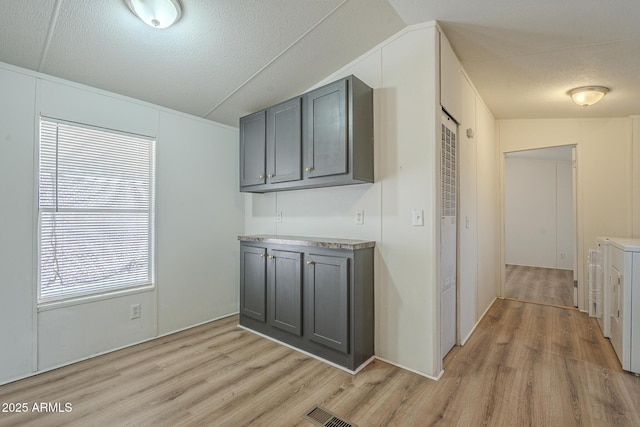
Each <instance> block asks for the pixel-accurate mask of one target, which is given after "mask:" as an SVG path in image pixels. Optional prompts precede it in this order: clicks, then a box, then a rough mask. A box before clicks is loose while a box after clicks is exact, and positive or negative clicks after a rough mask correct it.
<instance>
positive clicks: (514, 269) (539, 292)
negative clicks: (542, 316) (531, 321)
mask: <svg viewBox="0 0 640 427" xmlns="http://www.w3.org/2000/svg"><path fill="white" fill-rule="evenodd" d="M504 286H505V297H506V298H513V299H517V300H520V301H531V302H537V303H540V304H549V305H558V306H562V307H573V271H571V270H557V269H554V268H540V267H527V266H522V265H507V266H506V277H505V285H504Z"/></svg>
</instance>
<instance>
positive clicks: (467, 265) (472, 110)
mask: <svg viewBox="0 0 640 427" xmlns="http://www.w3.org/2000/svg"><path fill="white" fill-rule="evenodd" d="M461 82H462V92H461V96H462V105H461V107H462V117H461V120H462V123H461V126H460V132H458V134H459V136H458V141H459V146H458V158H459V168H458V169H459V188H458V190H459V198H458V200H459V209H458V223H459V224H460V226H459V230H460V232H459V236H458V241H459V248H458V263H459V274H458V292H459V295H460V298H459V306H458V322H459V325H458V326H459V329H460V342H461V343H464V342H465V341H466V340H467V338H468V337H469V335H470V334H471V331H473V328H474V327H475V324H476V322H477V320H478V307H477V306H476V305H477V300H478V138H477V137H478V128H477V121H476V93H475V91H474V90H473V87H472V86H471V83H470V82H469V81H468V80H467V78H466V76H464V77H463V78H462V80H461ZM467 129H471V130H472V131H473V132H474V133H475V135H474V136H475V137H474V138H469V137H468V136H467ZM480 313H482V312H480Z"/></svg>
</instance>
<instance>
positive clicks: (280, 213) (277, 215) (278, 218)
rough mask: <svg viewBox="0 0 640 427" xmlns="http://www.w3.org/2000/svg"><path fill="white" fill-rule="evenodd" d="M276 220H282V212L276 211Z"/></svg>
mask: <svg viewBox="0 0 640 427" xmlns="http://www.w3.org/2000/svg"><path fill="white" fill-rule="evenodd" d="M276 222H278V223H280V222H282V212H280V211H278V212H276Z"/></svg>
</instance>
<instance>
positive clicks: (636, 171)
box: [631, 116, 640, 239]
mask: <svg viewBox="0 0 640 427" xmlns="http://www.w3.org/2000/svg"><path fill="white" fill-rule="evenodd" d="M632 126H633V127H632V133H633V143H632V144H633V146H632V160H631V161H632V170H633V174H632V175H633V176H632V188H633V193H632V195H631V197H632V200H633V205H632V213H633V215H632V218H633V224H632V229H633V233H632V235H633V236H632V237H634V238H636V239H638V238H640V117H638V116H634V117H633V118H632Z"/></svg>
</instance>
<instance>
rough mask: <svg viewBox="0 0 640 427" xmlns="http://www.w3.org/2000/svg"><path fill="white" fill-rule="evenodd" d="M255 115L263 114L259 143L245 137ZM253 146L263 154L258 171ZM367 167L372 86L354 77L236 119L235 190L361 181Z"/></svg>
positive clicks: (369, 173) (369, 177)
mask: <svg viewBox="0 0 640 427" xmlns="http://www.w3.org/2000/svg"><path fill="white" fill-rule="evenodd" d="M256 114H258V115H259V114H264V115H265V116H264V117H265V123H266V128H265V134H266V137H265V142H264V144H263V145H260V143H258V142H254V141H253V139H249V138H248V137H247V136H248V135H253V134H258V133H259V131H257V130H256V131H254V126H255V128H257V127H258V126H257V125H253V122H254V120H256V119H255V117H254V116H255V115H256ZM252 131H253V132H252ZM256 139H257V138H256ZM253 149H255V150H258V151H260V150H263V151H264V153H265V154H264V155H265V156H266V158H265V160H264V162H265V164H266V166H265V167H263V168H262V171H263V172H262V173H261V172H260V170H259V169H260V167H259V165H260V164H261V163H260V160H261V159H262V157H261V156H262V155H263V154H261V153H262V152H261V153H258V154H256V155H255V157H252V155H251V154H250V153H249V152H248V151H249V150H253ZM247 162H250V164H246V163H247ZM373 172H374V171H373V90H372V89H371V88H370V87H369V86H367V85H366V84H364V83H363V82H362V81H360V80H359V79H358V78H356V77H355V76H349V77H346V78H344V79H341V80H338V81H336V82H333V83H330V84H328V85H326V86H323V87H321V88H318V89H315V90H312V91H310V92H307V93H306V94H304V95H302V96H299V97H296V98H293V99H291V100H288V101H285V102H283V103H281V104H278V105H276V106H273V107H270V108H267V109H266V110H264V111H262V112H258V113H254V114H252V115H249V116H246V117H243V118H241V119H240V191H244V192H256V193H264V192H268V191H284V190H294V189H300V188H313V187H330V186H335V185H349V184H361V183H366V182H373ZM261 176H262V177H263V178H260V177H261Z"/></svg>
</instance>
